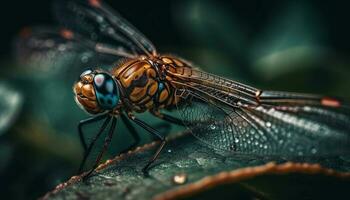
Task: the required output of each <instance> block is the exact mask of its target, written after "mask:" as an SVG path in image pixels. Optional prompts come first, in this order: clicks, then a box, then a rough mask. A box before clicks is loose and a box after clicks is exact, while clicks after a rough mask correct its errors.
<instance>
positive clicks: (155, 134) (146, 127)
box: [129, 116, 166, 173]
mask: <svg viewBox="0 0 350 200" xmlns="http://www.w3.org/2000/svg"><path fill="white" fill-rule="evenodd" d="M129 119H131V120H132V121H133V122H135V123H136V124H137V125H139V126H141V127H142V128H144V129H145V130H146V131H148V132H149V133H151V134H152V135H154V136H156V137H157V138H159V139H160V140H161V142H162V143H161V144H160V145H159V147H158V149H157V151H156V153H155V154H154V155H153V156H152V158H151V159H150V160H149V161H148V163H147V164H146V166H145V167H143V168H142V171H143V172H144V173H146V172H147V169H148V168H149V166H150V165H151V164H152V163H153V162H154V161H155V160H156V159H157V158H158V156H159V154H160V152H161V151H162V150H163V148H164V146H165V144H166V140H165V137H164V136H162V135H161V134H160V133H159V132H158V131H157V130H156V129H154V128H152V127H151V126H149V125H148V124H146V123H145V122H143V121H142V120H139V119H137V118H136V117H135V116H129Z"/></svg>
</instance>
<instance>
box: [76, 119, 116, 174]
mask: <svg viewBox="0 0 350 200" xmlns="http://www.w3.org/2000/svg"><path fill="white" fill-rule="evenodd" d="M110 120H111V117H109V116H108V117H107V118H106V120H105V121H104V122H103V124H102V126H101V128H100V129H99V131H98V133H97V134H96V135H95V137H94V138H93V139H92V141H91V143H90V145H89V147H88V148H86V149H85V153H84V157H83V160H82V161H81V163H80V167H79V173H81V171H82V170H83V167H84V165H85V162H86V159H87V157H88V156H89V154H90V152H91V150H92V147H93V146H94V145H95V142H96V141H97V139H98V138H99V137H100V136H101V134H102V132H103V131H104V130H105V129H106V127H107V125H108V123H109V121H110Z"/></svg>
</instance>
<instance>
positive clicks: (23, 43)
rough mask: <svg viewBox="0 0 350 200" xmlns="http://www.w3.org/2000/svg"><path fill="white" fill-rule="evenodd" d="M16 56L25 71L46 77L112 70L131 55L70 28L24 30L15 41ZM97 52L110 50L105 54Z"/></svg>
mask: <svg viewBox="0 0 350 200" xmlns="http://www.w3.org/2000/svg"><path fill="white" fill-rule="evenodd" d="M15 45H16V47H15V51H16V52H15V54H16V57H17V60H18V61H19V63H20V64H21V65H24V66H26V68H24V70H27V71H31V72H34V73H38V72H42V74H43V73H45V74H46V75H48V74H55V73H64V72H66V70H68V69H69V68H70V67H72V66H74V69H75V70H81V68H87V67H103V66H106V67H109V66H111V65H112V64H113V63H114V62H116V60H118V59H119V58H121V57H129V55H130V53H129V52H127V51H126V50H125V49H123V48H122V47H120V48H119V49H111V48H109V47H108V46H103V45H102V44H98V43H96V42H93V41H91V40H89V39H86V38H85V37H83V36H81V35H79V34H77V33H74V32H72V31H71V30H68V29H62V28H52V27H33V28H25V29H24V30H23V31H22V32H21V33H20V36H19V37H18V39H17V40H16V44H15ZM98 49H109V50H110V51H113V54H112V53H104V52H102V51H99V50H98Z"/></svg>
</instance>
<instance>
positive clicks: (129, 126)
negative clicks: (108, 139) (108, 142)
mask: <svg viewBox="0 0 350 200" xmlns="http://www.w3.org/2000/svg"><path fill="white" fill-rule="evenodd" d="M120 117H121V118H122V121H123V122H124V124H125V125H126V128H127V129H128V131H129V133H130V134H131V136H132V137H133V139H134V142H133V143H132V144H131V145H130V146H129V147H128V148H126V149H125V150H123V151H121V153H125V152H127V151H129V150H130V149H133V148H134V147H136V146H137V145H138V144H139V143H140V140H141V139H140V136H139V135H138V134H137V131H136V129H135V127H134V126H133V125H132V124H131V123H130V121H129V119H128V118H127V117H126V116H125V115H124V114H122V115H120Z"/></svg>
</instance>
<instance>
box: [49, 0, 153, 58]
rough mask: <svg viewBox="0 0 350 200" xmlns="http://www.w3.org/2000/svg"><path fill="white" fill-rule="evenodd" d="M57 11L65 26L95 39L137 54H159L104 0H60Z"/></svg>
mask: <svg viewBox="0 0 350 200" xmlns="http://www.w3.org/2000/svg"><path fill="white" fill-rule="evenodd" d="M54 12H55V15H56V17H57V19H58V20H59V21H60V22H61V23H62V24H63V25H64V26H66V27H68V28H69V29H72V30H73V31H75V32H78V33H80V34H81V35H83V36H84V37H86V38H89V39H90V40H92V41H95V42H97V43H102V44H109V45H111V47H112V48H113V49H118V48H117V47H119V46H124V47H125V48H126V49H127V51H129V52H132V54H134V55H138V54H141V55H148V56H155V55H156V54H157V52H156V49H155V47H154V45H153V44H152V43H151V42H150V41H149V40H148V39H147V38H146V37H145V36H144V35H143V34H142V33H141V32H140V31H138V30H137V29H136V28H135V27H134V26H132V25H131V24H130V23H129V22H127V21H126V20H125V19H124V18H123V17H121V16H120V15H119V14H118V13H117V12H116V11H114V10H112V9H111V8H110V7H109V6H108V5H106V4H105V3H103V2H102V1H100V0H77V1H73V0H57V1H55V3H54Z"/></svg>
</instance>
